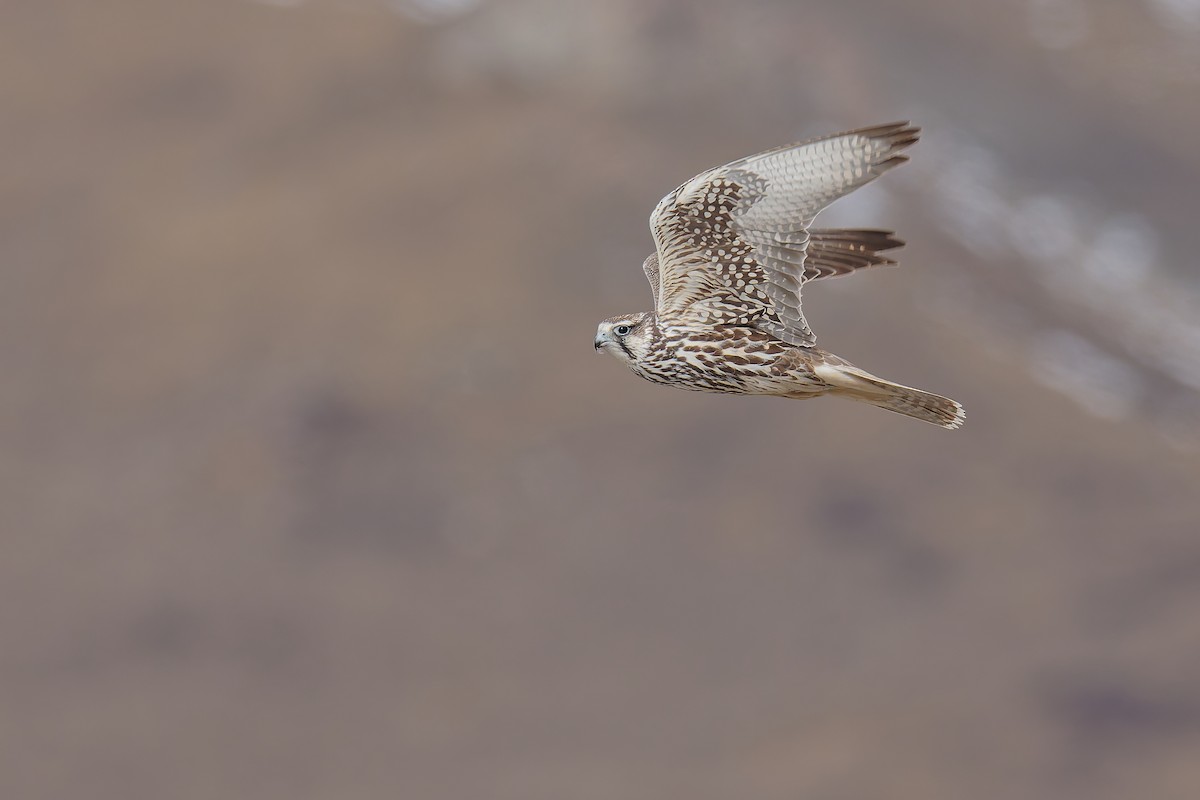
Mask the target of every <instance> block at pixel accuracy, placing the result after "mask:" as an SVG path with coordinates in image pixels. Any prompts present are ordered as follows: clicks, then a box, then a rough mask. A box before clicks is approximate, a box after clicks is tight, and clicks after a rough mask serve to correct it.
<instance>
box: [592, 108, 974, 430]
mask: <svg viewBox="0 0 1200 800" xmlns="http://www.w3.org/2000/svg"><path fill="white" fill-rule="evenodd" d="M919 134H920V129H919V128H915V127H913V126H911V125H909V124H908V123H907V122H896V123H891V124H888V125H879V126H876V127H872V128H861V129H858V130H853V131H848V132H846V133H839V134H835V135H832V136H825V137H821V138H818V139H812V140H809V141H805V142H800V143H798V144H791V145H785V146H783V147H778V148H775V149H773V150H767V151H766V152H763V153H759V154H758V155H754V156H750V157H748V158H743V159H740V160H738V161H734V162H731V163H729V164H726V165H725V166H723V167H717V168H715V169H711V170H708V171H707V172H703V173H701V174H700V175H697V176H696V177H694V178H692V179H691V180H690V181H688V182H687V183H685V184H683V185H682V186H680V187H679V188H677V189H676V190H675V191H673V192H671V193H670V194H668V195H667V196H666V197H664V198H663V199H662V200H661V201H660V202H659V204H658V207H657V208H655V209H654V213H653V214H652V215H651V216H650V229H651V231H652V232H653V233H654V243H655V248H656V252H655V253H654V255H652V256H650V257H649V258H647V259H646V261H645V263H644V264H643V265H642V269H643V270H645V272H646V278H647V279H648V280H649V281H650V287H651V289H652V290H653V292H654V310H653V311H644V312H641V313H638V314H622V315H620V316H616V317H610V318H608V319H606V320H604V321H603V322H601V323H600V327H599V329H597V331H596V341H595V344H596V350H597V351H600V352H606V353H609V354H611V355H613V356H615V357H616V358H617V359H618V360H620V361H622V362H624V363H625V364H626V365H627V366H628V367H629V368H630V369H632V370H633V371H634V372H636V373H637V374H638V375H640V376H642V377H643V378H645V379H646V380H648V381H653V382H654V383H661V384H665V385H667V386H677V387H679V388H681V389H690V390H693V391H700V392H722V393H726V394H759V395H774V396H777V397H790V398H795V399H805V398H809V397H817V396H819V395H823V394H830V395H834V396H837V397H848V398H850V399H852V400H859V401H862V402H864V403H870V404H871V405H873V406H878V407H879V408H885V409H887V410H888V411H895V412H897V413H900V414H905V415H907V416H910V417H915V418H916V419H920V420H924V421H926V422H932V423H933V424H935V425H941V426H942V427H944V428H957V427H959V426H960V425H962V423H963V409H962V406H960V405H959V404H958V403H956V402H954V401H953V400H951V399H949V398H946V397H941V396H939V395H936V394H930V393H929V392H922V391H920V390H918V389H912V388H909V387H907V386H901V385H900V384H897V383H892V382H891V381H886V380H883V379H882V378H877V377H875V376H874V375H872V374H870V373H869V372H866V371H864V370H861V369H859V368H858V367H856V366H854V365H853V364H851V363H849V362H848V361H846V360H845V359H842V358H838V357H837V356H835V355H834V354H832V353H829V352H827V351H825V350H821V349H820V348H818V347H816V346H815V344H816V337H815V336H814V335H813V332H812V331H811V330H810V329H809V327H808V323H807V322H805V321H804V315H803V314H802V313H801V311H800V290H801V287H802V286H803V285H804V284H805V283H807V282H808V281H813V280H817V279H818V278H827V277H832V276H837V275H848V274H849V273H851V272H854V271H856V270H858V269H861V268H863V267H872V266H875V265H878V264H894V263H896V262H895V261H893V260H892V259H890V258H888V257H887V256H885V255H883V253H884V252H885V251H888V250H891V249H893V248H896V247H900V246H901V245H902V244H904V243H903V242H901V241H900V240H899V239H896V238H895V237H894V235H893V234H892V232H890V231H880V230H821V229H816V228H810V227H809V226H811V225H812V223H813V220H814V219H815V218H816V216H817V214H818V213H819V212H820V211H821V210H822V209H823V208H825V207H826V206H828V205H829V204H830V203H832V202H833V201H834V200H836V199H838V198H839V197H842V196H844V195H846V194H849V193H850V192H852V191H854V190H855V189H857V188H858V187H860V186H863V185H864V184H867V183H869V182H871V181H873V180H874V179H875V178H877V177H879V176H880V175H882V174H883V173H884V172H887V171H888V170H889V169H891V168H892V167H895V166H898V165H899V164H902V163H904V162H905V161H907V160H908V156H905V155H902V154H901V153H900V151H901V150H903V149H904V148H906V147H908V146H909V145H911V144H912V143H913V142H915V141H917V138H918V136H919Z"/></svg>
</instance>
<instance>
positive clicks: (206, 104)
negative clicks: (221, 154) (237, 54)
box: [126, 64, 234, 122]
mask: <svg viewBox="0 0 1200 800" xmlns="http://www.w3.org/2000/svg"><path fill="white" fill-rule="evenodd" d="M147 76H148V77H147V78H146V80H145V82H144V83H140V84H138V85H137V86H136V87H134V89H133V91H132V93H131V94H130V96H129V97H128V99H127V101H126V108H127V109H128V111H130V112H131V113H132V114H134V115H136V116H138V117H142V118H146V119H155V120H172V121H184V122H186V121H192V120H200V119H208V118H211V117H212V116H214V115H216V114H220V113H221V112H222V111H224V110H225V109H227V108H228V107H229V105H230V103H231V102H232V100H233V97H234V87H233V84H232V83H231V82H230V81H229V80H228V78H227V77H226V76H225V75H224V74H223V73H222V72H221V71H220V70H219V69H218V68H216V67H214V66H213V65H211V64H185V65H181V66H175V67H172V68H170V69H166V70H161V71H160V70H157V69H153V68H152V69H149V70H147Z"/></svg>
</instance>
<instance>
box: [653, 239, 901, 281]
mask: <svg viewBox="0 0 1200 800" xmlns="http://www.w3.org/2000/svg"><path fill="white" fill-rule="evenodd" d="M808 236H809V242H808V253H807V254H806V256H805V259H804V281H805V282H806V283H807V282H808V281H815V280H817V279H818V278H834V277H838V276H841V275H849V274H850V273H851V272H853V271H854V270H856V269H862V268H863V267H875V266H892V265H895V263H896V262H895V261H894V260H893V259H891V258H888V257H887V256H884V255H880V253H882V252H884V251H885V250H893V249H895V248H897V247H903V246H904V242H903V241H901V240H900V239H897V238H896V235H895V234H894V233H892V231H877V230H857V229H846V230H815V229H814V230H810V231H809V232H808ZM656 268H657V267H656Z"/></svg>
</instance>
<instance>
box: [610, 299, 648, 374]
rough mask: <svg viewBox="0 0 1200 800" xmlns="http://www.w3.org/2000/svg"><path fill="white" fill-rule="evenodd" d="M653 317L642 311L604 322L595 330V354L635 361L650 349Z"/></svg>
mask: <svg viewBox="0 0 1200 800" xmlns="http://www.w3.org/2000/svg"><path fill="white" fill-rule="evenodd" d="M653 316H654V315H653V314H651V313H650V312H649V311H642V312H640V313H637V314H622V315H620V316H618V317H609V318H608V319H606V320H604V321H603V322H601V323H600V327H599V328H597V329H596V352H597V353H608V354H609V355H612V356H616V357H617V358H618V359H620V360H621V361H625V362H633V361H637V360H638V359H640V358H641V357H642V356H644V355H646V353H647V352H648V351H649V349H650V340H651V339H652V338H653V330H652V328H653V323H652V318H653Z"/></svg>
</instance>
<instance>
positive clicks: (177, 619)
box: [129, 600, 202, 659]
mask: <svg viewBox="0 0 1200 800" xmlns="http://www.w3.org/2000/svg"><path fill="white" fill-rule="evenodd" d="M201 627H202V626H201V623H200V618H199V617H198V616H197V615H196V613H195V612H194V611H193V610H192V609H190V608H188V607H187V606H185V605H183V604H181V603H178V602H175V601H171V600H164V601H162V602H160V603H158V604H156V605H154V606H153V607H151V608H149V609H147V610H146V612H145V613H144V614H142V615H141V616H139V617H138V618H137V619H135V620H134V621H133V624H132V625H131V626H130V629H129V638H130V643H131V644H132V646H133V649H134V650H135V651H138V652H141V653H145V654H147V655H149V656H151V657H154V658H160V659H182V658H186V657H187V656H188V655H190V654H191V652H192V651H193V649H194V648H195V646H196V643H197V641H198V639H199V638H200V636H201V634H202V631H201Z"/></svg>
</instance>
